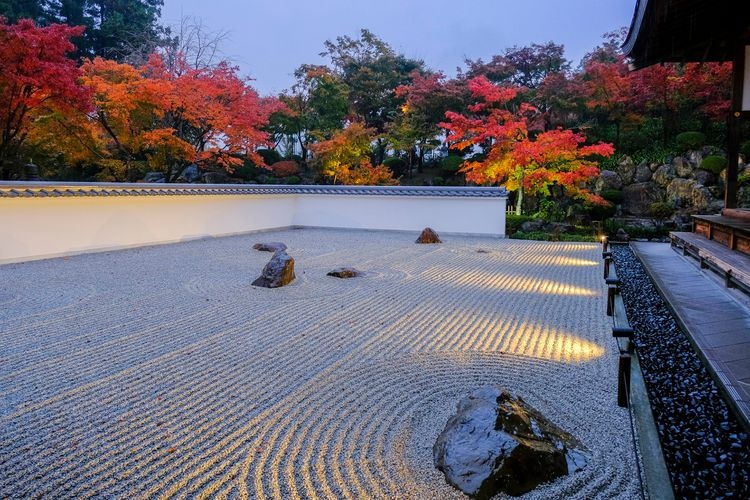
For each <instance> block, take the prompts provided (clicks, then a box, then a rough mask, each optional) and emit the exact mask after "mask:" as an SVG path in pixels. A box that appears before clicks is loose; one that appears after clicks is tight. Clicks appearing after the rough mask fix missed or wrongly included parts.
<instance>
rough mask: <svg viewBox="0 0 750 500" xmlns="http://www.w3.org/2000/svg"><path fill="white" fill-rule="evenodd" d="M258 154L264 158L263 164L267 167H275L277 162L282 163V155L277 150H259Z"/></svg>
mask: <svg viewBox="0 0 750 500" xmlns="http://www.w3.org/2000/svg"><path fill="white" fill-rule="evenodd" d="M258 154H259V155H260V157H261V158H263V163H265V164H266V165H273V164H274V163H276V162H277V161H281V155H280V154H279V152H278V151H276V150H275V149H259V150H258Z"/></svg>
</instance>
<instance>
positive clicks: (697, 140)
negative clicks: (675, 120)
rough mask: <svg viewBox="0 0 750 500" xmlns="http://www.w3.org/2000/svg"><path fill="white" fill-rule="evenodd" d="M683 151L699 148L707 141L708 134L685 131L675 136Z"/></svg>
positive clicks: (678, 145)
mask: <svg viewBox="0 0 750 500" xmlns="http://www.w3.org/2000/svg"><path fill="white" fill-rule="evenodd" d="M675 140H676V141H677V147H679V148H680V150H681V151H687V150H689V149H699V148H701V147H703V145H704V144H705V143H706V135H705V134H703V133H701V132H683V133H681V134H677V137H675Z"/></svg>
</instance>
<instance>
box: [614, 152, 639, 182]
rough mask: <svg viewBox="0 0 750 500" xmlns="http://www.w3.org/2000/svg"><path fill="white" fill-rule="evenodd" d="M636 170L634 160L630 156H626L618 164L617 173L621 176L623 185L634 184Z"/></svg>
mask: <svg viewBox="0 0 750 500" xmlns="http://www.w3.org/2000/svg"><path fill="white" fill-rule="evenodd" d="M635 169H636V167H635V164H633V159H632V158H631V157H629V156H628V155H624V156H623V157H622V158H620V160H619V161H618V162H617V168H616V169H615V171H616V172H617V173H618V174H619V175H620V179H622V182H623V184H631V183H632V182H633V178H634V177H633V176H634V175H635Z"/></svg>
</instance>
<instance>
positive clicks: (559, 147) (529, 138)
mask: <svg viewBox="0 0 750 500" xmlns="http://www.w3.org/2000/svg"><path fill="white" fill-rule="evenodd" d="M469 89H470V90H471V93H472V95H473V96H474V97H475V98H476V103H475V104H473V105H471V106H469V108H468V110H467V111H468V113H466V114H460V113H455V112H448V113H446V117H447V118H448V121H447V122H445V123H444V124H443V125H444V126H445V128H446V129H448V130H449V132H450V133H449V135H448V141H449V142H450V143H451V147H453V148H455V149H465V148H467V147H472V146H480V147H482V148H483V149H484V151H485V152H486V155H485V158H484V159H483V160H481V161H466V162H464V164H463V166H462V167H461V171H462V172H464V173H465V174H466V178H467V180H470V181H473V182H476V183H479V184H504V185H505V186H506V188H507V189H508V190H511V191H517V196H516V213H518V214H520V213H521V206H522V203H523V195H524V193H530V194H543V195H549V186H550V185H552V184H555V183H556V184H558V185H560V186H561V187H563V189H565V191H566V193H567V194H568V195H569V196H571V197H573V198H579V199H583V200H586V201H588V202H591V203H598V204H606V201H604V200H603V199H602V198H601V197H599V196H598V195H595V194H593V193H591V192H590V191H589V190H588V189H586V187H585V184H586V182H587V181H589V180H590V179H592V178H593V177H595V176H596V175H597V174H598V173H599V168H598V163H597V161H596V157H597V156H603V157H607V156H610V155H612V154H613V153H614V149H613V148H612V145H611V144H606V143H598V144H594V145H585V142H586V138H585V137H584V136H583V135H582V134H576V133H573V132H572V131H570V130H562V129H556V130H550V131H546V132H541V133H538V134H532V133H530V130H529V129H530V127H529V124H530V123H535V122H536V121H537V115H538V112H537V110H536V108H534V107H533V106H531V105H529V104H527V103H520V104H518V105H516V106H512V105H511V101H512V100H513V99H515V98H516V96H517V95H518V92H519V88H518V87H510V86H500V85H495V84H493V83H491V82H490V81H489V80H487V79H486V78H485V77H483V76H480V77H477V78H474V79H472V80H470V81H469Z"/></svg>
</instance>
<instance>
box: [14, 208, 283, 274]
mask: <svg viewBox="0 0 750 500" xmlns="http://www.w3.org/2000/svg"><path fill="white" fill-rule="evenodd" d="M294 206H295V195H253V196H243V195H239V196H231V195H218V196H204V195H200V196H187V195H175V196H163V195H162V196H118V197H59V198H23V199H9V198H0V262H18V261H24V260H32V259H39V258H45V257H54V256H61V255H71V254H75V253H81V252H89V251H97V250H105V249H118V248H128V247H134V246H143V245H153V244H159V243H173V242H177V241H184V240H189V239H195V238H202V237H207V236H221V235H227V234H233V233H243V232H250V231H257V230H263V229H269V228H273V227H286V226H290V225H291V223H292V218H293V215H294Z"/></svg>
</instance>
